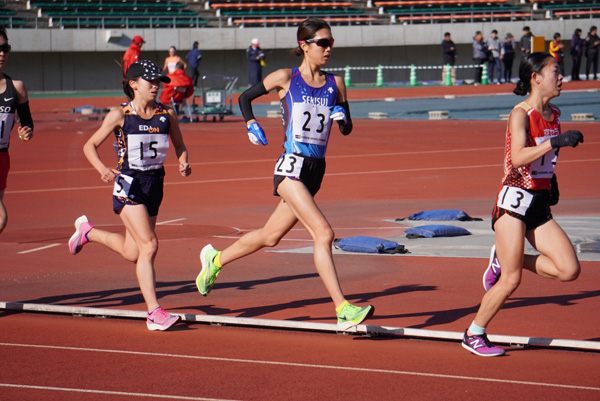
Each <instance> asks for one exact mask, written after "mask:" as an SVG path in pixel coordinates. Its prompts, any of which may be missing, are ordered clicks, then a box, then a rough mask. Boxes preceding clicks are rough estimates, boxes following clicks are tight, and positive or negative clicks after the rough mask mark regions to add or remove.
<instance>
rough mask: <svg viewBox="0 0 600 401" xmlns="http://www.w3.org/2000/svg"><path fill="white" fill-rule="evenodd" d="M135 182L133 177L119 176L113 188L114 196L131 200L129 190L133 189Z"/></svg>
mask: <svg viewBox="0 0 600 401" xmlns="http://www.w3.org/2000/svg"><path fill="white" fill-rule="evenodd" d="M132 182H133V177H130V176H128V175H125V174H119V175H118V176H117V178H115V186H114V188H113V195H114V196H120V197H122V198H129V189H130V188H131V183H132Z"/></svg>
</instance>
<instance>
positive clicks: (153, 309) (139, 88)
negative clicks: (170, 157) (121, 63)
mask: <svg viewBox="0 0 600 401" xmlns="http://www.w3.org/2000/svg"><path fill="white" fill-rule="evenodd" d="M169 81H170V79H169V78H168V77H165V76H163V75H161V73H160V70H159V69H158V67H157V66H156V64H154V63H153V62H152V61H149V60H142V61H137V62H135V63H133V64H132V65H131V66H130V67H129V68H128V69H127V73H126V75H125V79H124V83H123V91H124V92H125V94H126V95H127V97H128V99H129V100H130V101H129V102H128V103H124V104H123V105H121V107H119V108H117V109H115V110H113V111H111V112H110V113H108V114H107V116H106V118H105V119H104V121H103V122H102V126H101V127H100V128H99V129H98V130H97V131H96V132H95V133H94V134H93V135H92V136H91V137H90V139H89V140H88V141H87V142H86V144H85V145H84V147H83V152H84V154H85V156H86V157H87V159H88V160H89V162H90V163H91V164H92V166H94V168H95V169H96V170H97V171H98V172H99V173H100V178H101V179H102V181H104V182H111V181H115V185H114V190H113V210H114V211H115V213H117V214H118V215H119V216H120V217H121V220H122V221H123V224H124V225H125V235H122V234H117V233H111V232H108V231H103V230H100V229H98V228H94V226H93V225H92V224H91V223H90V222H89V221H88V219H87V217H86V216H85V215H84V216H81V217H79V218H78V219H77V220H76V221H75V234H73V236H72V237H71V239H70V240H69V250H70V252H71V253H72V254H73V255H75V254H77V253H79V251H81V249H82V247H83V246H84V245H85V244H87V243H88V242H97V243H100V244H102V245H104V246H106V247H108V248H109V249H112V250H113V251H115V252H117V253H119V254H121V256H123V257H124V258H125V259H127V260H128V261H130V262H134V263H135V264H136V273H137V278H138V282H139V285H140V289H141V291H142V295H143V296H144V300H145V301H146V306H147V308H148V316H147V319H146V325H147V327H148V329H149V330H166V329H168V328H169V327H171V326H172V325H173V324H175V322H176V321H177V320H178V319H179V316H177V315H171V314H169V313H167V312H166V311H164V310H163V309H162V308H161V307H160V306H159V304H158V300H157V298H156V290H155V273H154V260H155V258H156V252H157V251H158V239H157V238H156V233H155V232H154V227H155V225H156V217H157V215H158V208H159V206H160V203H161V201H162V198H163V181H164V175H165V169H164V167H163V163H164V162H165V159H166V157H167V150H168V149H169V138H170V139H171V142H172V143H173V146H174V147H175V153H176V154H177V158H178V159H179V173H180V174H181V175H182V176H184V177H185V176H188V175H190V173H191V168H190V166H189V164H188V152H187V149H186V147H185V144H184V143H183V138H182V136H181V131H180V130H179V123H178V120H177V115H176V114H175V112H174V111H173V109H170V108H167V107H165V106H163V105H162V104H161V103H158V102H156V96H157V94H158V90H159V86H160V82H167V83H168V82H169ZM111 134H114V135H115V136H116V139H117V145H118V151H117V153H118V166H117V168H116V169H114V168H110V167H107V166H106V165H105V164H104V163H103V162H102V160H100V156H99V155H98V147H99V146H100V145H101V144H102V143H104V141H106V139H108V137H109V136H110V135H111Z"/></svg>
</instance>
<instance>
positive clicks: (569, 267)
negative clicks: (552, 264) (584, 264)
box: [556, 260, 581, 282]
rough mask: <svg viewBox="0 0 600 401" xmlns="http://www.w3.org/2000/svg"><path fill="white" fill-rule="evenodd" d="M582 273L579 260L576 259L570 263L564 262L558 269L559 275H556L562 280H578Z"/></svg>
mask: <svg viewBox="0 0 600 401" xmlns="http://www.w3.org/2000/svg"><path fill="white" fill-rule="evenodd" d="M580 273H581V266H580V265H579V261H578V260H575V261H572V262H569V263H565V264H563V265H562V266H561V267H560V268H559V270H558V276H557V277H556V278H557V279H558V280H560V281H565V282H566V281H574V280H577V278H578V277H579V274H580Z"/></svg>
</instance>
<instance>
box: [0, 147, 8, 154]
mask: <svg viewBox="0 0 600 401" xmlns="http://www.w3.org/2000/svg"><path fill="white" fill-rule="evenodd" d="M6 152H8V148H1V149H0V153H6Z"/></svg>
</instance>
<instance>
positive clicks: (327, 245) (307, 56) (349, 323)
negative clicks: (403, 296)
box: [196, 18, 374, 329]
mask: <svg viewBox="0 0 600 401" xmlns="http://www.w3.org/2000/svg"><path fill="white" fill-rule="evenodd" d="M297 40H298V47H297V48H296V49H295V51H294V52H295V53H296V55H298V56H302V57H303V60H302V64H301V65H300V67H299V68H293V69H281V70H277V71H275V72H273V73H271V74H269V75H268V76H267V77H266V78H265V79H264V81H263V82H260V83H259V84H257V85H255V86H253V87H252V88H250V89H248V90H247V91H246V92H244V93H243V94H242V95H241V96H240V99H239V103H240V108H241V111H242V115H243V116H244V119H245V120H246V124H247V128H248V137H249V139H250V141H251V142H252V143H253V144H255V145H263V146H264V145H267V139H266V137H265V134H264V131H263V130H262V128H261V127H260V125H259V124H258V122H257V121H256V119H255V118H254V115H253V113H252V106H251V102H252V100H254V99H255V98H257V97H259V96H262V95H264V94H267V93H268V92H269V91H271V90H277V91H278V93H279V98H280V99H281V109H282V116H283V125H284V130H285V143H284V146H283V147H284V153H283V154H282V155H281V157H280V158H279V160H278V161H277V162H276V163H275V167H274V185H275V194H276V195H279V196H280V197H281V201H280V202H279V204H278V205H277V208H276V209H275V211H274V212H273V214H272V215H271V216H270V218H269V220H268V221H267V223H266V225H265V226H264V227H263V228H261V229H259V230H255V231H251V232H249V233H247V234H245V235H244V236H242V237H241V238H240V239H239V240H238V241H236V242H235V243H234V244H232V245H231V246H229V247H228V248H226V249H225V250H223V251H222V252H218V251H217V250H215V249H214V248H213V247H212V246H211V245H207V246H205V247H204V248H203V249H202V252H201V253H200V261H201V263H202V270H201V271H200V274H199V275H198V277H197V279H196V284H197V286H198V290H199V291H200V293H201V294H202V295H208V293H209V292H210V290H211V288H212V286H213V283H214V281H215V279H216V277H217V275H218V274H219V272H220V270H221V268H222V267H223V266H224V265H226V264H227V263H229V262H232V261H234V260H236V259H239V258H241V257H244V256H246V255H249V254H251V253H253V252H256V251H258V250H259V249H261V248H263V247H272V246H275V245H277V244H278V243H279V241H280V240H281V239H282V238H283V236H284V235H285V234H286V233H287V232H288V231H289V230H291V229H292V227H294V225H295V224H296V223H297V222H298V221H300V222H301V223H302V224H303V225H304V226H305V227H306V229H307V230H308V231H309V232H310V234H311V235H312V237H313V240H314V245H315V250H314V260H315V266H316V268H317V271H318V272H319V275H320V277H321V279H322V281H323V283H324V284H325V287H326V289H327V291H328V292H329V295H330V296H331V298H332V300H333V303H334V306H335V309H336V315H337V319H338V325H339V326H340V327H341V328H342V329H348V328H350V327H353V326H356V325H358V324H360V323H361V322H362V321H364V320H365V319H367V318H368V317H369V316H371V315H372V314H373V311H374V308H373V306H371V305H368V306H365V307H362V308H361V307H358V306H354V305H351V304H349V303H348V301H346V299H345V297H344V295H343V293H342V290H341V287H340V284H339V280H338V277H337V273H336V269H335V265H334V262H333V255H332V243H333V239H334V233H333V230H332V229H331V226H330V225H329V222H328V221H327V219H326V218H325V216H324V215H323V213H322V212H321V210H320V209H319V207H318V206H317V204H316V203H315V201H314V198H313V196H314V195H315V194H316V193H317V191H318V190H319V188H320V186H321V181H322V179H323V174H324V173H325V153H326V150H327V144H328V141H329V133H330V131H331V124H332V120H336V121H337V122H338V124H339V127H340V131H341V132H342V134H344V135H348V134H349V133H350V131H351V130H352V120H351V118H350V110H349V107H348V102H347V100H346V87H345V85H344V81H343V79H342V78H340V77H337V76H334V75H331V74H327V73H325V72H323V71H321V68H322V67H324V66H325V65H326V64H327V62H328V61H329V57H330V55H331V51H332V48H333V43H334V40H333V37H332V35H331V28H330V27H329V25H328V24H327V23H326V22H325V21H323V20H321V19H318V18H309V19H307V20H305V21H303V22H302V23H301V24H300V26H299V27H298V31H297Z"/></svg>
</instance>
